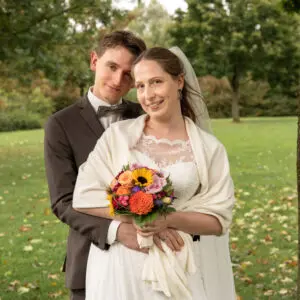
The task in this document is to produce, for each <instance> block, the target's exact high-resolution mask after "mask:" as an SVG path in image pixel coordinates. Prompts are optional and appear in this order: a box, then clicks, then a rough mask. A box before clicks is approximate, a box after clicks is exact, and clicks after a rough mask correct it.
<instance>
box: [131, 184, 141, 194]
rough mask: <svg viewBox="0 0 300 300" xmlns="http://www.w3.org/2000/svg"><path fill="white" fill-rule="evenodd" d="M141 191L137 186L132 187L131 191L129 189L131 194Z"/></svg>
mask: <svg viewBox="0 0 300 300" xmlns="http://www.w3.org/2000/svg"><path fill="white" fill-rule="evenodd" d="M140 190H141V188H140V187H139V186H137V185H136V186H134V187H133V188H132V189H131V191H132V192H133V193H136V192H138V191H140Z"/></svg>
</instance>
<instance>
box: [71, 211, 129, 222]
mask: <svg viewBox="0 0 300 300" xmlns="http://www.w3.org/2000/svg"><path fill="white" fill-rule="evenodd" d="M73 209H75V210H76V211H78V212H81V213H83V214H87V215H92V216H95V217H100V218H106V219H112V220H117V221H120V222H125V223H132V217H131V216H117V215H114V216H111V215H110V213H109V208H108V207H93V208H76V207H73Z"/></svg>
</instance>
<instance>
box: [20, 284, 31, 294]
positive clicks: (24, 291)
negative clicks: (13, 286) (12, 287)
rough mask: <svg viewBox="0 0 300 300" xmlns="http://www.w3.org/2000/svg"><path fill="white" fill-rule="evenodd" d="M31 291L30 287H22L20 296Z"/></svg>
mask: <svg viewBox="0 0 300 300" xmlns="http://www.w3.org/2000/svg"><path fill="white" fill-rule="evenodd" d="M29 291H30V289H29V288H28V287H25V286H20V287H19V288H18V294H20V295H22V294H25V293H28V292H29Z"/></svg>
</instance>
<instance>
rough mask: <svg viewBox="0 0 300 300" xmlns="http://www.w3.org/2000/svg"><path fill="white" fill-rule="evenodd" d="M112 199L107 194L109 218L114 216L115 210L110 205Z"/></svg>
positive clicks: (110, 195)
mask: <svg viewBox="0 0 300 300" xmlns="http://www.w3.org/2000/svg"><path fill="white" fill-rule="evenodd" d="M112 198H113V195H112V194H107V197H106V199H107V200H108V201H109V204H108V208H109V215H110V216H114V215H115V209H114V206H113V204H112Z"/></svg>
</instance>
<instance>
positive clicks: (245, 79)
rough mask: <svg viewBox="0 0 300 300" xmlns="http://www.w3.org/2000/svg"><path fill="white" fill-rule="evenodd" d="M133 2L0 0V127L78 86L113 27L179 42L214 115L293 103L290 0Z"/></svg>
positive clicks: (83, 86)
mask: <svg viewBox="0 0 300 300" xmlns="http://www.w3.org/2000/svg"><path fill="white" fill-rule="evenodd" d="M116 2H117V1H116ZM131 2H135V3H136V7H135V9H133V10H131V11H128V10H125V9H119V8H117V7H118V6H117V5H114V3H112V1H109V0H68V1H54V0H47V1H46V0H30V1H29V0H24V1H22V2H20V1H17V0H9V1H8V0H2V1H0V44H1V48H0V131H7V130H16V129H25V128H37V127H41V126H43V123H44V121H45V119H46V118H47V117H48V116H49V115H50V114H51V113H53V112H55V111H57V110H60V109H62V108H63V107H65V106H67V105H70V104H71V103H73V102H74V101H76V99H77V98H78V97H79V96H81V95H83V94H84V93H85V92H86V91H87V89H88V87H89V86H91V85H92V84H93V73H92V72H91V71H90V70H89V54H90V51H91V50H92V49H93V48H94V47H95V43H96V42H97V40H98V39H99V38H101V37H102V36H103V35H104V34H105V33H107V32H111V31H113V30H116V29H128V30H131V31H133V32H135V33H136V34H137V35H139V36H140V37H142V38H143V39H144V40H145V41H146V43H147V45H148V47H152V46H164V47H169V46H172V45H177V46H179V47H181V48H182V49H183V51H184V52H185V53H186V55H187V56H188V58H189V59H190V60H191V62H192V64H193V66H194V67H195V70H196V73H197V75H198V76H199V83H200V86H201V88H202V90H203V94H204V96H205V101H206V103H207V105H208V109H209V112H210V115H211V117H213V118H224V117H232V118H233V120H234V121H239V118H240V116H242V117H244V116H291V115H296V114H297V112H298V111H299V106H298V102H299V94H300V93H299V89H300V88H299V85H300V84H299V83H300V79H299V78H300V26H299V25H300V17H299V14H292V13H291V11H299V7H300V5H299V2H298V1H289V0H286V1H285V0H247V1H244V0H234V1H233V0H226V1H223V0H215V1H210V0H201V1H198V0H186V3H187V5H188V9H187V11H186V12H184V11H182V10H180V9H178V10H177V11H176V12H175V14H174V15H172V16H170V15H169V14H168V12H167V11H166V10H165V9H164V7H163V6H162V5H161V4H160V3H159V2H158V1H157V0H152V1H150V3H149V4H148V5H146V4H145V3H144V1H142V0H139V1H131ZM127 98H129V99H130V100H133V101H136V94H135V90H132V91H130V92H129V94H128V95H127Z"/></svg>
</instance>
